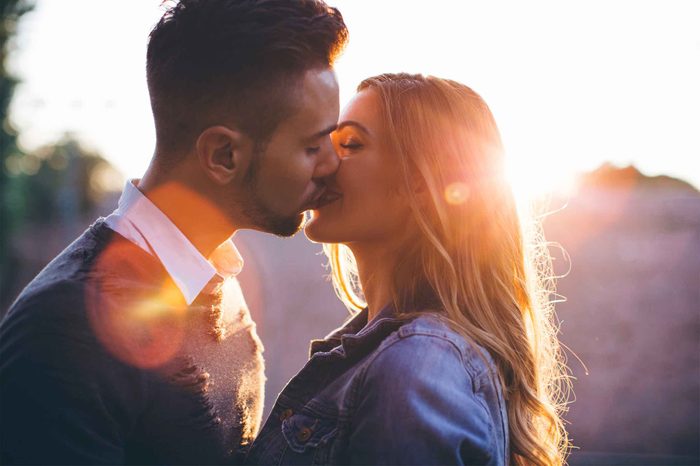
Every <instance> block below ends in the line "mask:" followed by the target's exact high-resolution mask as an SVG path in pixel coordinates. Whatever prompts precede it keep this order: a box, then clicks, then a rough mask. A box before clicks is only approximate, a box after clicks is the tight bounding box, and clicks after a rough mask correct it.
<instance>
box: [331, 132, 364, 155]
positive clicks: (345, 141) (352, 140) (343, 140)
mask: <svg viewBox="0 0 700 466" xmlns="http://www.w3.org/2000/svg"><path fill="white" fill-rule="evenodd" d="M333 142H334V143H335V146H336V150H337V152H338V154H339V155H342V154H347V153H348V152H353V151H356V150H358V149H361V148H362V146H363V144H362V142H361V141H360V140H359V139H358V138H357V137H355V136H354V135H338V136H336V137H334V138H333Z"/></svg>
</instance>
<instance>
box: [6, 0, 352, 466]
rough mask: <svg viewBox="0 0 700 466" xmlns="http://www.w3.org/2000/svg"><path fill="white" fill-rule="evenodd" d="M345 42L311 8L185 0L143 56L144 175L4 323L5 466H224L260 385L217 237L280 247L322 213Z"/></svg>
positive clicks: (334, 17)
mask: <svg viewBox="0 0 700 466" xmlns="http://www.w3.org/2000/svg"><path fill="white" fill-rule="evenodd" d="M346 40H347V29H346V27H345V25H344V23H343V20H342V17H341V16H340V13H339V12H338V11H337V10H335V9H333V8H329V7H327V6H326V5H325V4H324V3H322V2H321V0H297V1H288V0H181V1H180V2H179V3H177V4H175V5H174V6H172V7H171V8H170V9H169V10H168V11H167V12H166V13H165V15H164V16H163V18H162V19H161V20H160V22H159V23H158V24H157V25H156V26H155V28H154V29H153V31H152V32H151V35H150V40H149V44H148V53H147V79H148V87H149V93H150V96H151V104H152V109H153V115H154V120H155V126H156V139H157V141H156V148H155V153H154V156H153V158H152V161H151V164H150V166H149V168H148V170H147V172H146V173H145V175H144V176H143V178H142V179H141V180H131V181H129V182H128V183H127V185H126V188H125V190H124V193H123V195H122V198H121V199H120V201H119V207H118V209H117V210H116V211H115V212H114V213H113V214H112V215H110V216H109V217H107V218H106V219H98V220H97V221H96V222H95V223H94V224H93V225H92V226H91V227H90V228H89V229H88V230H87V231H86V232H85V233H84V234H83V235H82V236H81V237H79V238H78V239H77V240H76V241H75V242H74V243H73V244H71V245H70V246H69V247H68V248H67V249H66V250H65V251H64V252H63V253H61V254H60V255H59V256H58V257H57V258H55V259H54V260H53V261H52V262H51V263H50V264H49V265H48V266H47V267H46V268H45V269H44V270H43V271H42V272H41V273H40V274H39V275H38V276H37V277H36V278H35V279H34V280H33V281H32V283H30V284H29V285H28V286H27V288H26V289H25V290H24V291H23V292H22V293H21V294H20V296H19V297H18V299H17V301H16V302H15V303H14V304H13V306H12V307H11V308H10V310H9V311H8V313H7V316H6V318H5V319H4V321H3V322H2V324H1V326H0V435H1V437H0V442H1V443H0V452H1V454H0V456H1V458H0V463H3V464H8V463H50V464H56V463H64V464H68V463H70V464H79V463H93V464H98V463H101V464H104V463H134V464H152V463H167V464H173V463H186V464H205V463H211V464H221V463H230V462H232V461H235V460H236V458H237V451H239V450H240V449H241V448H240V447H242V446H245V445H246V444H247V443H249V442H250V440H251V439H252V437H253V436H254V435H255V433H256V432H257V429H258V427H259V424H260V418H261V411H262V390H263V382H264V375H263V361H262V357H261V352H262V348H261V345H260V343H259V339H258V337H257V335H256V334H255V328H254V324H253V323H252V321H251V319H250V315H249V312H248V309H247V307H246V305H245V302H244V301H243V298H242V295H241V293H240V288H239V286H238V283H237V281H236V280H235V275H236V274H237V273H238V272H239V271H240V269H241V267H242V260H241V258H240V256H239V255H238V252H237V250H236V248H235V246H234V245H233V243H232V242H231V239H230V238H231V237H232V235H233V234H234V233H235V231H236V230H238V229H241V228H252V229H257V230H261V231H266V232H270V233H274V234H278V235H282V236H289V235H292V234H294V233H295V232H296V231H297V230H298V229H299V228H300V225H301V222H302V219H303V216H302V212H304V211H305V210H308V209H311V208H316V207H318V206H319V205H320V204H322V203H324V202H328V201H331V200H332V199H331V198H330V195H329V194H325V184H324V180H325V179H326V177H328V176H329V175H332V174H333V173H334V172H335V170H336V169H337V166H338V159H337V156H336V154H335V152H334V151H333V148H332V145H331V141H330V136H329V135H330V133H331V132H332V131H333V129H334V128H335V124H336V121H337V118H338V87H337V83H336V80H335V77H334V74H333V71H332V68H331V66H332V64H333V60H334V58H335V57H336V55H337V54H338V53H339V51H340V50H341V48H342V47H343V45H344V44H345V41H346ZM124 136H125V137H128V135H124Z"/></svg>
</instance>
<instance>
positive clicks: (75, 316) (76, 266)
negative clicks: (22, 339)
mask: <svg viewBox="0 0 700 466" xmlns="http://www.w3.org/2000/svg"><path fill="white" fill-rule="evenodd" d="M163 275H164V271H163V269H162V266H161V265H160V263H159V262H158V261H157V260H155V259H154V258H152V257H151V256H150V255H149V254H148V253H146V252H145V251H143V250H142V249H141V248H139V247H138V246H136V245H135V244H133V243H131V242H130V241H128V240H127V239H125V238H124V237H122V236H120V235H118V234H117V233H115V232H114V231H112V230H110V229H109V228H108V227H107V226H106V225H105V224H104V222H103V221H102V220H101V219H100V220H98V221H97V222H95V223H94V224H93V225H91V226H90V227H89V228H88V229H87V230H86V231H85V232H84V233H83V234H82V235H81V236H80V237H78V238H77V239H76V240H75V241H73V242H72V243H71V244H70V245H69V246H68V247H67V248H66V249H64V250H63V251H62V252H61V253H60V254H59V255H58V256H56V257H55V258H54V259H53V260H52V261H51V262H50V263H49V264H48V265H47V266H46V267H45V268H44V269H43V270H42V271H41V272H40V273H39V274H38V275H37V276H36V277H34V279H33V280H32V281H31V282H30V283H29V284H28V285H27V286H26V287H25V288H24V290H22V292H21V293H20V295H19V296H18V297H17V299H16V300H15V302H14V303H13V304H12V306H11V307H10V308H9V309H8V311H7V314H6V315H5V318H4V319H3V322H2V327H1V328H3V333H5V331H6V327H7V326H8V325H10V324H12V325H13V326H17V325H28V326H32V327H33V326H38V327H46V326H51V327H56V328H58V327H60V326H61V325H63V324H66V323H69V322H73V323H77V322H80V321H82V320H84V318H85V315H84V314H85V309H86V306H88V305H89V304H90V302H91V301H92V302H95V300H99V301H103V300H104V299H105V298H106V297H107V296H109V298H110V299H113V298H115V297H122V298H124V299H127V298H128V297H129V296H132V295H134V294H139V292H140V290H142V289H144V288H147V289H151V288H153V286H154V283H160V282H162V279H163Z"/></svg>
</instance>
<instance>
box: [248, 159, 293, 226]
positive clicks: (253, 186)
mask: <svg viewBox="0 0 700 466" xmlns="http://www.w3.org/2000/svg"><path fill="white" fill-rule="evenodd" d="M262 152H263V150H262V149H258V151H257V153H256V154H255V156H254V157H253V161H252V162H251V167H250V171H249V172H248V173H247V174H246V177H245V180H244V182H245V185H246V199H245V200H244V202H243V213H244V214H245V215H246V216H247V217H248V221H249V222H250V223H252V224H253V226H254V228H255V229H257V230H260V231H264V232H266V233H271V234H273V235H277V236H282V237H285V238H287V237H290V236H294V235H295V234H296V233H298V232H299V230H300V229H301V226H302V224H303V223H304V214H303V213H297V214H294V215H281V214H278V213H276V212H273V211H272V209H270V208H269V207H267V206H265V205H264V204H263V203H262V202H261V201H260V196H259V195H258V190H259V181H260V180H259V178H260V177H259V176H258V173H259V168H260V158H261V157H262V156H263V154H262Z"/></svg>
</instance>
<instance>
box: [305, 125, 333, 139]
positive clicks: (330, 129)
mask: <svg viewBox="0 0 700 466" xmlns="http://www.w3.org/2000/svg"><path fill="white" fill-rule="evenodd" d="M337 128H338V125H336V124H333V125H331V126H329V127H328V128H326V129H323V130H321V131H319V132H318V133H316V134H314V135H313V136H311V137H310V138H309V141H315V140H316V139H320V138H322V137H325V136H328V135H329V134H331V133H332V132H333V131H335V130H336V129H337Z"/></svg>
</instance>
